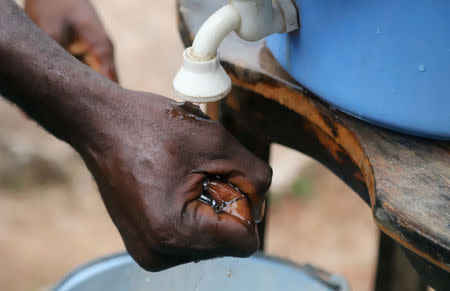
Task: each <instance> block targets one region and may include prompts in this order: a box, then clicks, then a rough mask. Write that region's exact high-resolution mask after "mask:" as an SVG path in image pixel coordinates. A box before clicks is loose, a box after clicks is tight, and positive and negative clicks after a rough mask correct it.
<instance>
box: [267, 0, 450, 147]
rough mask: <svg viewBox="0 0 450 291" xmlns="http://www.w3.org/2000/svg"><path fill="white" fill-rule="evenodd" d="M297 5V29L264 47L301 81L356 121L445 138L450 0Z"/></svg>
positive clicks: (308, 1)
mask: <svg viewBox="0 0 450 291" xmlns="http://www.w3.org/2000/svg"><path fill="white" fill-rule="evenodd" d="M296 3H297V5H298V8H299V13H300V18H301V20H300V22H301V28H300V31H299V32H294V33H291V34H289V35H286V34H285V35H274V36H270V37H268V38H267V46H268V48H269V49H270V50H271V51H272V53H273V55H274V56H275V58H276V59H277V60H278V61H279V62H280V63H281V65H282V66H283V67H284V68H285V69H286V70H287V71H288V72H289V73H290V74H291V75H292V76H293V77H294V78H295V79H296V80H297V81H298V82H299V83H301V84H302V85H303V86H305V87H306V88H307V89H309V90H310V91H311V92H313V93H315V94H316V95H317V96H319V97H320V98H322V99H323V100H325V101H326V102H328V103H329V104H331V105H333V106H335V107H337V108H339V109H341V110H342V111H344V112H347V113H349V114H351V115H353V116H355V117H358V118H360V119H363V120H366V121H369V122H371V123H374V124H377V125H380V126H383V127H387V128H390V129H393V130H397V131H401V132H405V133H410V134H414V135H418V136H424V137H431V138H436V139H443V140H450V1H448V0H433V1H423V0H397V1H390V0H347V1H340V0H296Z"/></svg>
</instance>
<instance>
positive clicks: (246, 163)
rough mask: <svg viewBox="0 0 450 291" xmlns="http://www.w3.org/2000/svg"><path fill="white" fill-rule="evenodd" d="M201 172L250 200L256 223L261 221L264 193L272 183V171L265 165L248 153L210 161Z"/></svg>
mask: <svg viewBox="0 0 450 291" xmlns="http://www.w3.org/2000/svg"><path fill="white" fill-rule="evenodd" d="M203 170H204V171H205V172H206V173H208V174H210V175H218V176H220V177H223V178H225V179H227V180H228V181H229V182H230V183H231V184H233V185H234V186H236V187H237V188H238V189H239V190H240V191H241V192H242V193H244V194H245V195H246V196H247V197H248V199H249V200H250V205H251V208H252V211H253V214H254V218H255V220H256V222H259V221H260V220H261V219H262V217H263V215H264V208H265V199H266V193H267V190H268V188H269V186H270V184H271V181H272V169H271V168H270V166H269V165H268V164H267V163H265V162H264V161H262V160H260V159H258V158H256V157H255V156H254V155H252V154H250V153H249V152H248V153H245V154H236V155H233V156H232V157H231V158H228V159H220V160H213V161H210V162H208V163H205V164H204V165H203Z"/></svg>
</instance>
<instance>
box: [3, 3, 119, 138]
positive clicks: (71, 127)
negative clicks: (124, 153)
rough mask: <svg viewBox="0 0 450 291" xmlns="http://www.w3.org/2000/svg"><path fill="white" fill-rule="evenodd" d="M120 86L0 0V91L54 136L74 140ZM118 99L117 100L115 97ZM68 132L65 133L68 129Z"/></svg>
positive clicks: (112, 104)
mask: <svg viewBox="0 0 450 291" xmlns="http://www.w3.org/2000/svg"><path fill="white" fill-rule="evenodd" d="M120 91H121V88H120V87H119V86H118V85H117V84H115V83H113V82H110V81H108V80H107V79H106V78H104V77H102V76H101V75H99V74H98V73H96V72H94V71H93V70H91V69H90V68H88V67H87V66H85V65H83V64H82V63H80V62H79V61H78V60H76V59H75V58H73V57H72V56H71V55H69V54H68V53H67V52H66V51H65V50H64V49H63V48H61V47H60V46H59V45H58V44H56V43H55V42H54V41H53V40H51V39H50V38H49V37H47V36H46V35H45V34H44V33H43V32H42V31H41V30H40V29H39V28H38V27H37V26H36V25H35V24H34V23H33V22H32V21H31V20H30V19H29V18H28V17H27V16H26V15H25V14H24V12H23V11H22V9H20V8H19V7H17V5H16V4H14V3H13V2H12V1H10V0H0V93H1V94H2V95H3V96H4V97H5V98H7V99H9V100H10V101H12V102H13V103H15V104H17V105H18V106H19V107H21V108H22V109H23V110H24V111H26V112H27V113H28V114H29V115H30V116H31V117H32V118H33V119H35V120H36V121H38V122H39V123H40V124H41V125H43V126H44V127H45V128H46V129H47V130H49V131H50V132H52V133H53V134H55V135H56V136H57V137H59V138H61V139H63V140H66V141H68V142H69V143H71V144H74V143H76V142H77V141H76V140H77V139H81V138H83V135H89V134H91V133H90V132H89V130H91V129H90V128H91V127H92V125H93V124H95V120H94V119H95V118H96V116H97V115H98V114H104V112H99V111H107V110H108V108H111V107H115V106H117V105H116V104H117V100H114V99H115V98H116V96H117V95H118V93H117V92H120ZM119 103H120V102H119ZM68 133H70V135H69V134H68Z"/></svg>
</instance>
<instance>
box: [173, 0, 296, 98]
mask: <svg viewBox="0 0 450 291" xmlns="http://www.w3.org/2000/svg"><path fill="white" fill-rule="evenodd" d="M298 27H299V18H298V12H297V8H296V6H295V4H294V2H293V0H230V3H229V4H228V5H227V6H225V7H223V8H221V9H220V10H218V11H217V12H216V13H214V14H213V15H212V16H211V17H209V18H208V20H207V21H206V22H205V23H204V24H203V25H202V27H201V28H200V30H199V32H198V33H197V35H196V37H195V39H194V42H193V45H192V47H190V48H187V49H186V50H185V52H184V54H183V66H182V67H181V69H180V70H179V71H178V73H177V75H176V76H175V78H174V80H173V87H174V89H175V93H176V94H177V96H178V97H180V98H181V99H184V100H187V101H191V102H213V101H217V100H220V99H222V98H224V97H225V96H226V95H227V94H228V93H229V92H230V90H231V79H230V77H229V76H228V75H227V74H226V72H225V70H224V69H223V67H222V66H221V64H220V58H219V54H218V49H219V46H220V44H221V43H222V41H223V40H224V39H225V38H226V37H227V36H228V35H229V34H230V33H231V32H233V31H236V33H237V34H238V35H239V36H240V37H241V38H242V39H245V40H247V41H257V40H260V39H262V38H264V37H266V36H268V35H270V34H273V33H283V32H290V31H293V30H296V29H298Z"/></svg>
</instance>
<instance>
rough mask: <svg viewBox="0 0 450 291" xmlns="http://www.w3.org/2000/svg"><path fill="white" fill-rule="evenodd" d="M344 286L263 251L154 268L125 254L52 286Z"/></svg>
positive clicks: (62, 289)
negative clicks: (155, 270)
mask: <svg viewBox="0 0 450 291" xmlns="http://www.w3.org/2000/svg"><path fill="white" fill-rule="evenodd" d="M103 290H104V291H106V290H107V291H141V290H142V291H144V290H145V291H184V290H186V291H211V290H214V291H231V290H233V291H240V290H242V291H248V290H258V291H275V290H277V291H278V290H284V291H298V290H311V291H312V290H315V291H338V290H340V291H349V290H350V289H349V287H348V284H347V282H346V281H345V280H344V279H343V278H342V277H340V276H336V275H330V274H327V273H325V272H323V271H319V270H317V269H315V268H312V267H310V266H298V265H293V264H291V263H286V262H284V261H281V260H276V259H271V258H268V257H265V256H263V255H255V256H253V257H251V258H248V259H238V258H220V259H213V260H207V261H202V262H199V263H189V264H185V265H181V266H178V267H175V268H171V269H169V270H166V271H163V272H159V273H148V272H146V271H144V270H143V269H141V268H140V267H139V266H138V265H137V264H136V263H135V262H134V261H133V260H132V259H131V257H130V256H129V255H127V254H119V255H114V256H110V257H107V258H103V259H100V260H97V261H94V262H91V263H89V264H87V265H85V266H82V267H80V268H78V269H77V270H75V271H74V272H72V273H71V274H69V275H68V276H67V277H66V278H65V279H64V280H63V281H62V282H61V283H60V284H59V285H58V286H57V287H55V289H54V291H103Z"/></svg>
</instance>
